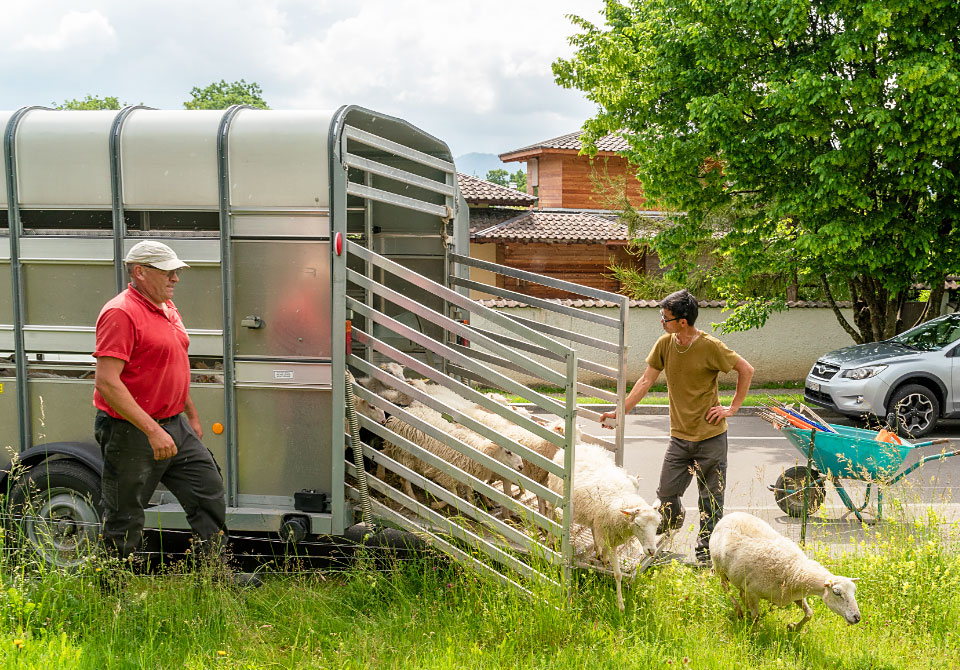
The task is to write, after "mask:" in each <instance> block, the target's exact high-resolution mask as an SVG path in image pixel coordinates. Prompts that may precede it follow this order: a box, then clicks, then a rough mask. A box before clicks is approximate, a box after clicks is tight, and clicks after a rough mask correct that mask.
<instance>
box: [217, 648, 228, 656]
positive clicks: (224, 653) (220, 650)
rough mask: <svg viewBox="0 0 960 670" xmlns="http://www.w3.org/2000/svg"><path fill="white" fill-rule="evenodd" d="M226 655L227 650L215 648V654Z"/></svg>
mask: <svg viewBox="0 0 960 670" xmlns="http://www.w3.org/2000/svg"><path fill="white" fill-rule="evenodd" d="M226 655H227V652H225V651H224V650H223V649H218V650H217V656H226Z"/></svg>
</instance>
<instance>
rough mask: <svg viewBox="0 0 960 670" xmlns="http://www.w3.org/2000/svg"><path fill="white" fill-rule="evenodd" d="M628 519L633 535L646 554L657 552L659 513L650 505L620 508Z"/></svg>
mask: <svg viewBox="0 0 960 670" xmlns="http://www.w3.org/2000/svg"><path fill="white" fill-rule="evenodd" d="M620 513H621V514H623V515H624V516H625V517H627V519H628V520H629V521H630V524H631V530H633V536H634V537H636V538H637V540H639V542H640V546H641V547H643V550H644V551H645V552H646V553H647V555H648V556H653V555H654V554H656V553H657V526H659V525H660V513H659V512H657V510H655V509H653V508H652V507H646V506H638V507H630V508H627V509H621V510H620Z"/></svg>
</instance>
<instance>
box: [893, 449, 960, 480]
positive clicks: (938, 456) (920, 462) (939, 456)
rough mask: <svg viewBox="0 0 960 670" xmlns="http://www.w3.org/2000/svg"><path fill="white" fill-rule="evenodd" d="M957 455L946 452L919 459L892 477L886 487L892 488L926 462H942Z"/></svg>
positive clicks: (956, 452) (954, 452)
mask: <svg viewBox="0 0 960 670" xmlns="http://www.w3.org/2000/svg"><path fill="white" fill-rule="evenodd" d="M913 446H914V447H917V446H926V445H917V444H915V445H913ZM958 454H960V451H947V452H945V453H942V454H933V455H931V456H924V457H923V458H921V459H920V460H918V461H917V462H916V463H914V464H913V465H911V466H910V467H909V468H907V469H906V470H904V471H903V472H901V473H900V474H898V475H897V476H896V477H894V478H893V479H891V480H890V481H889V482H887V486H892V485H893V484H896V483H897V482H898V481H900V480H901V479H903V478H904V477H906V476H907V475H909V474H910V473H911V472H913V471H914V470H916V469H917V468H919V467H920V466H921V465H923V464H924V463H926V462H928V461H936V460H942V459H944V458H950V457H951V456H957V455H958Z"/></svg>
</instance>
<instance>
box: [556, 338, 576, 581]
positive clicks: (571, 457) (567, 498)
mask: <svg viewBox="0 0 960 670" xmlns="http://www.w3.org/2000/svg"><path fill="white" fill-rule="evenodd" d="M566 362H567V385H566V399H567V403H566V404H567V406H566V410H565V411H564V419H565V423H564V431H565V432H564V437H565V438H566V445H564V450H563V471H564V474H565V475H566V476H565V477H564V482H563V500H562V501H561V507H562V509H563V525H562V528H561V533H562V535H561V538H560V553H561V555H562V556H563V583H564V585H565V588H566V590H567V596H568V597H572V595H573V542H572V541H571V538H570V530H571V528H572V527H573V470H574V462H575V460H576V459H575V456H576V454H575V453H574V451H575V449H576V447H575V445H576V442H577V440H576V435H577V431H576V426H577V353H576V352H575V351H570V352H569V353H568V354H567V361H566Z"/></svg>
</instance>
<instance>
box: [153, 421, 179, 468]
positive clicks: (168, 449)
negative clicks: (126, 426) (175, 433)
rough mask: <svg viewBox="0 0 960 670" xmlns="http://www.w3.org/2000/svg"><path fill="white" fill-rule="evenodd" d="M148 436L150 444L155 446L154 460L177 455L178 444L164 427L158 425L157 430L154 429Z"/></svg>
mask: <svg viewBox="0 0 960 670" xmlns="http://www.w3.org/2000/svg"><path fill="white" fill-rule="evenodd" d="M147 438H148V439H149V440H150V446H151V447H153V460H155V461H163V460H166V459H168V458H173V457H174V456H176V455H177V445H176V444H175V443H174V441H173V438H172V437H170V433H168V432H167V431H165V430H164V429H163V428H162V427H160V426H157V430H155V431H153V432H152V433H151V434H150V435H148V436H147Z"/></svg>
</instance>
